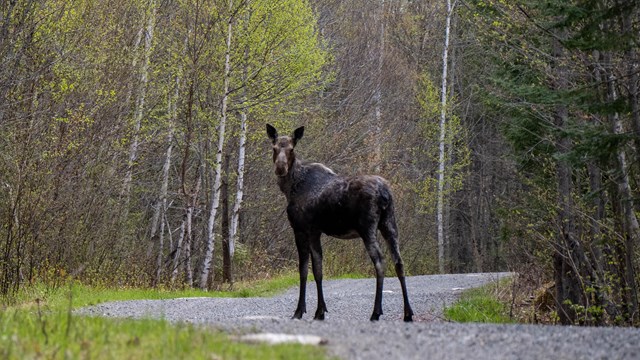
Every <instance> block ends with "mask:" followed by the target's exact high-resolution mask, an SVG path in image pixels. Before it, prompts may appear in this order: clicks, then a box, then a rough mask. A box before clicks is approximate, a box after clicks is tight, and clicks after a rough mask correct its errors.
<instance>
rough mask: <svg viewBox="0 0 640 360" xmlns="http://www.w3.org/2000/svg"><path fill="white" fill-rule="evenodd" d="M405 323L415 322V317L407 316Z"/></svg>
mask: <svg viewBox="0 0 640 360" xmlns="http://www.w3.org/2000/svg"><path fill="white" fill-rule="evenodd" d="M404 322H413V315H405V316H404Z"/></svg>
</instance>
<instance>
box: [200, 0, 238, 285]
mask: <svg viewBox="0 0 640 360" xmlns="http://www.w3.org/2000/svg"><path fill="white" fill-rule="evenodd" d="M228 12H229V17H228V19H227V31H226V42H225V55H224V72H223V82H224V85H223V87H222V101H221V104H220V122H219V123H218V129H217V130H218V143H217V146H216V156H215V162H214V181H213V187H212V189H211V205H210V209H209V221H208V225H207V240H206V241H207V248H206V250H205V254H204V260H203V262H202V271H201V272H200V283H199V284H200V288H202V289H206V288H207V283H208V279H209V271H210V270H211V260H212V259H213V251H214V244H215V241H214V240H215V233H214V225H215V220H216V213H217V212H218V206H219V205H220V185H221V179H222V152H223V150H224V141H225V135H226V125H227V115H228V114H227V103H228V102H229V84H230V81H231V51H232V49H231V39H232V30H233V24H234V21H235V12H236V10H234V7H233V0H229V7H228Z"/></svg>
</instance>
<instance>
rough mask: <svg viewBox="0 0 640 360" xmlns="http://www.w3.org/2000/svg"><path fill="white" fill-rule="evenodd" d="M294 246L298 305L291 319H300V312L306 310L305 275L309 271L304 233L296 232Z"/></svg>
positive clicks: (307, 241)
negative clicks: (298, 276) (298, 287)
mask: <svg viewBox="0 0 640 360" xmlns="http://www.w3.org/2000/svg"><path fill="white" fill-rule="evenodd" d="M295 236H296V247H297V248H298V273H299V274H300V296H299V297H298V307H296V311H295V312H294V313H293V317H292V319H302V314H304V313H306V312H307V304H306V290H307V275H308V273H309V240H308V238H307V235H306V234H302V233H296V234H295Z"/></svg>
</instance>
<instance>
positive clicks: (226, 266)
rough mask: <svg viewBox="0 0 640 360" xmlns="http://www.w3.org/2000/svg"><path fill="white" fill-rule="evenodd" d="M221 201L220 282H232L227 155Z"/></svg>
mask: <svg viewBox="0 0 640 360" xmlns="http://www.w3.org/2000/svg"><path fill="white" fill-rule="evenodd" d="M222 179H223V180H222V189H221V195H220V198H221V201H222V214H220V215H221V216H222V220H221V223H220V230H221V233H222V282H227V283H233V275H232V272H231V271H232V268H231V267H232V262H231V259H232V256H231V246H230V245H231V236H230V234H229V190H228V188H229V155H225V157H224V176H223V177H222Z"/></svg>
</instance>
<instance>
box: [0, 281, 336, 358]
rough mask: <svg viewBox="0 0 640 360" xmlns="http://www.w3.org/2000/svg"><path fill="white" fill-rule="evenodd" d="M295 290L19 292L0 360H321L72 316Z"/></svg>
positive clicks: (192, 329)
mask: <svg viewBox="0 0 640 360" xmlns="http://www.w3.org/2000/svg"><path fill="white" fill-rule="evenodd" d="M295 282H297V278H296V277H295V275H294V274H287V275H285V276H280V277H277V278H276V279H274V280H270V281H259V282H254V283H243V284H239V286H238V287H237V288H238V289H237V290H232V291H221V292H217V291H216V292H205V291H197V290H192V289H189V290H184V291H173V290H147V289H132V288H129V289H108V288H93V287H89V286H84V285H81V284H76V283H69V285H68V286H65V287H58V288H56V289H51V288H47V287H45V286H33V287H30V288H28V289H24V290H23V291H22V292H21V293H20V294H19V295H18V296H17V297H16V298H15V299H14V300H13V301H12V305H11V306H8V305H3V309H2V312H0V334H2V335H0V358H2V359H23V358H47V359H59V358H60V359H62V358H98V359H123V358H131V359H176V358H184V359H204V358H206V359H223V358H224V359H294V358H305V359H321V358H324V353H323V351H319V350H318V349H316V348H313V349H312V348H310V347H308V346H302V345H294V344H290V345H278V346H269V345H252V344H243V343H237V342H234V341H232V340H230V339H229V338H228V336H226V335H225V334H223V333H220V332H217V331H215V330H211V329H206V328H202V327H197V326H193V325H189V324H171V323H169V322H167V321H164V320H152V319H146V320H129V319H109V318H101V317H85V316H78V315H74V314H73V313H72V309H74V308H78V307H82V306H86V305H90V304H97V303H100V302H105V301H112V300H125V299H126V300H131V299H167V298H174V297H185V296H210V297H220V296H232V297H245V296H265V295H270V294H273V293H275V292H277V291H281V290H283V289H285V288H287V287H289V286H291V285H292V284H293V283H295Z"/></svg>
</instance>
